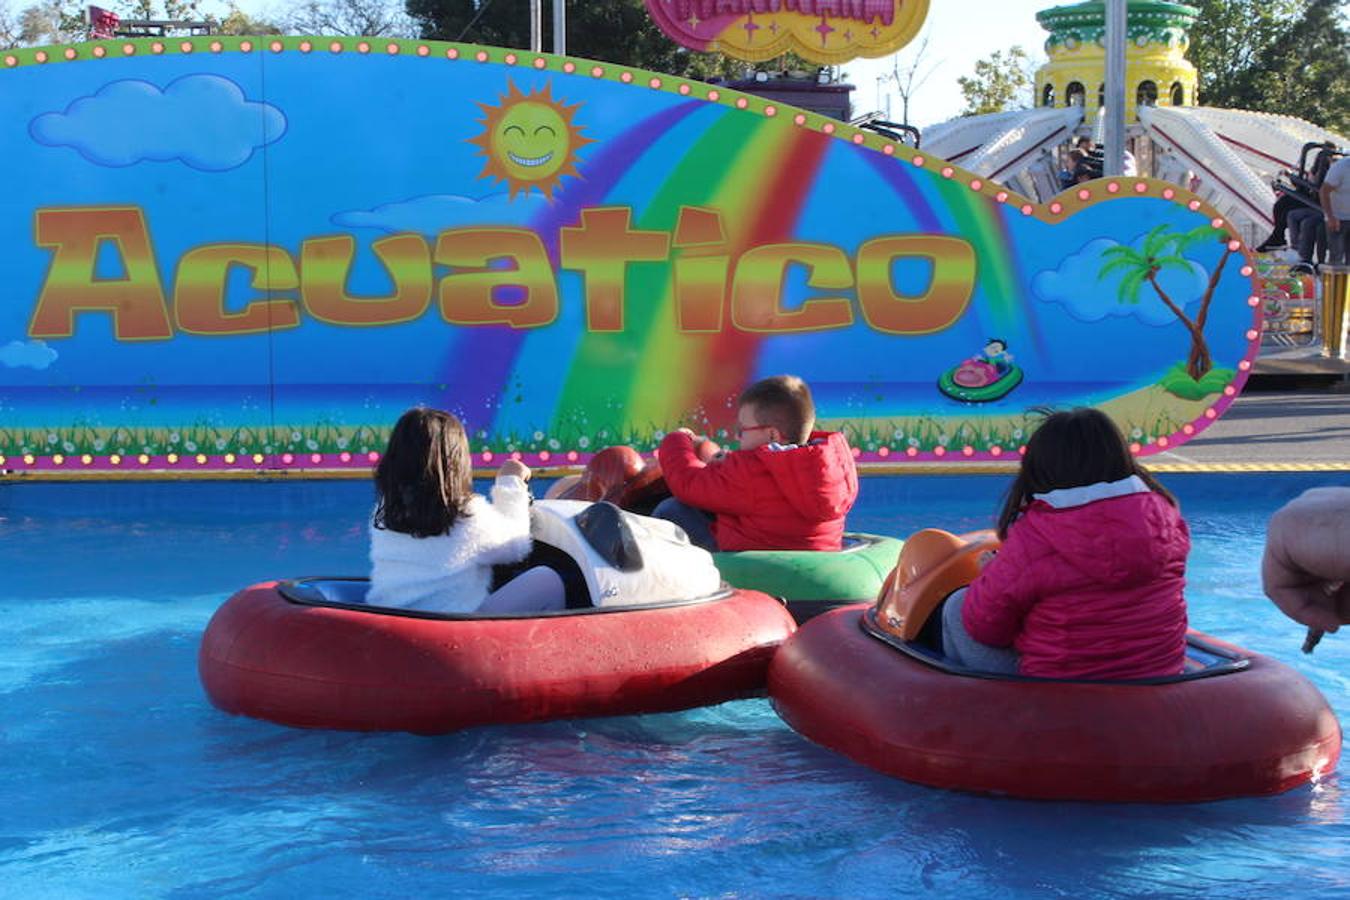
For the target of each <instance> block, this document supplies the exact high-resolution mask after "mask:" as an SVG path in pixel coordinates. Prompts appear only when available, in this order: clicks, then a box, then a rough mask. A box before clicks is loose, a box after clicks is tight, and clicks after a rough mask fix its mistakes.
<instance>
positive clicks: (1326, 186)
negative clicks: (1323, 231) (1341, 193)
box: [1317, 172, 1341, 231]
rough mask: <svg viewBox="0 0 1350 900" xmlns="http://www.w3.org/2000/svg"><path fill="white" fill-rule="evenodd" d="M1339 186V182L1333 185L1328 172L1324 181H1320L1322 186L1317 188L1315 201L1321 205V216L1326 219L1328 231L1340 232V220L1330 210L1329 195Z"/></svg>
mask: <svg viewBox="0 0 1350 900" xmlns="http://www.w3.org/2000/svg"><path fill="white" fill-rule="evenodd" d="M1339 186H1340V183H1339V182H1336V183H1334V184H1333V183H1332V181H1331V173H1330V172H1328V173H1327V177H1326V178H1324V179H1322V186H1321V187H1319V188H1318V189H1317V199H1318V200H1319V201H1320V202H1321V204H1322V215H1323V216H1324V217H1325V218H1326V220H1327V230H1328V231H1340V230H1341V220H1340V219H1338V218H1336V213H1335V212H1333V211H1332V209H1331V193H1332V190H1333V189H1334V188H1336V187H1339Z"/></svg>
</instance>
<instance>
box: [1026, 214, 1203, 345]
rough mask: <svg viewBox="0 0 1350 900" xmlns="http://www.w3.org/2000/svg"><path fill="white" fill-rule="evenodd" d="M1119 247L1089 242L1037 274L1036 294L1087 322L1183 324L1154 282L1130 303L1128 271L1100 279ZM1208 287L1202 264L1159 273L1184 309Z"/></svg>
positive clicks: (1137, 244)
mask: <svg viewBox="0 0 1350 900" xmlns="http://www.w3.org/2000/svg"><path fill="white" fill-rule="evenodd" d="M1143 243H1144V238H1143V236H1142V235H1141V236H1140V237H1139V238H1138V239H1137V240H1136V241H1135V242H1134V243H1133V244H1132V246H1133V247H1135V248H1136V249H1138V248H1140V247H1142V246H1143ZM1117 246H1120V244H1119V242H1117V241H1113V240H1110V239H1108V238H1097V239H1096V240H1093V241H1089V242H1088V243H1086V244H1084V245H1083V247H1082V248H1081V249H1080V250H1079V251H1078V252H1077V253H1075V254H1073V255H1072V256H1069V257H1066V258H1065V259H1064V261H1063V262H1061V263H1060V264H1059V268H1057V269H1047V270H1045V271H1043V272H1039V273H1037V275H1036V276H1035V277H1034V278H1033V279H1032V280H1031V290H1032V292H1033V293H1035V294H1036V296H1037V297H1038V298H1039V299H1041V300H1043V301H1045V302H1046V303H1058V304H1059V305H1061V306H1063V307H1064V309H1065V311H1066V312H1068V314H1069V315H1071V316H1073V317H1074V318H1075V319H1078V320H1079V321H1081V322H1099V321H1101V320H1102V319H1105V318H1107V317H1109V316H1121V317H1126V316H1134V317H1136V318H1138V319H1139V321H1141V322H1143V323H1144V324H1145V325H1170V324H1172V323H1173V322H1175V321H1177V317H1176V316H1175V315H1173V314H1172V312H1171V311H1170V310H1169V309H1168V308H1167V307H1166V306H1164V305H1163V302H1162V301H1161V300H1160V299H1158V294H1157V292H1156V291H1154V289H1153V286H1152V285H1150V284H1149V283H1148V282H1144V283H1143V284H1141V285H1140V286H1139V294H1138V297H1139V302H1138V303H1124V302H1121V300H1120V299H1119V297H1118V292H1119V290H1120V282H1121V279H1122V278H1124V277H1125V273H1124V272H1123V271H1122V270H1120V269H1117V270H1115V271H1113V272H1111V273H1110V274H1109V275H1107V276H1106V277H1105V278H1101V279H1098V277H1097V273H1098V272H1100V271H1101V270H1102V267H1103V266H1105V265H1106V263H1107V260H1106V259H1103V258H1102V253H1103V252H1105V251H1106V250H1107V249H1108V248H1110V247H1117ZM1208 282H1209V277H1208V275H1207V274H1206V272H1205V270H1204V268H1203V267H1202V266H1200V265H1198V264H1196V263H1191V266H1190V268H1189V269H1180V268H1172V267H1168V268H1166V269H1164V270H1163V271H1161V272H1159V273H1158V283H1159V284H1161V285H1162V289H1163V290H1164V291H1166V292H1167V296H1168V297H1170V298H1171V299H1172V301H1173V302H1174V303H1176V304H1177V305H1178V306H1180V307H1181V308H1182V309H1185V308H1186V307H1187V306H1189V305H1190V304H1193V303H1198V302H1199V301H1200V298H1201V297H1203V296H1204V293H1205V287H1206V285H1207V284H1208Z"/></svg>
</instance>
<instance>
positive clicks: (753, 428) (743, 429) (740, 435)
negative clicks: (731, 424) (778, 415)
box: [736, 425, 773, 438]
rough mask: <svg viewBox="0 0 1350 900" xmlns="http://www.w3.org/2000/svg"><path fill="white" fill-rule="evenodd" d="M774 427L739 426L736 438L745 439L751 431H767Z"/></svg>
mask: <svg viewBox="0 0 1350 900" xmlns="http://www.w3.org/2000/svg"><path fill="white" fill-rule="evenodd" d="M772 427H773V426H772V425H737V426H736V437H738V438H743V437H745V435H746V433H747V432H750V431H764V430H765V429H768V428H772Z"/></svg>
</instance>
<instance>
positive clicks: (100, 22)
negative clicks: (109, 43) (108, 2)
mask: <svg viewBox="0 0 1350 900" xmlns="http://www.w3.org/2000/svg"><path fill="white" fill-rule="evenodd" d="M120 24H122V20H121V19H119V18H118V17H117V13H115V12H113V11H112V10H110V9H104V8H103V7H101V6H91V7H89V36H90V37H91V38H105V39H106V38H110V37H112V36H113V32H114V31H116V30H117V26H118V25H120Z"/></svg>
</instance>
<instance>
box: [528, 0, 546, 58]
mask: <svg viewBox="0 0 1350 900" xmlns="http://www.w3.org/2000/svg"><path fill="white" fill-rule="evenodd" d="M530 52H531V53H543V52H544V0H530Z"/></svg>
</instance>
